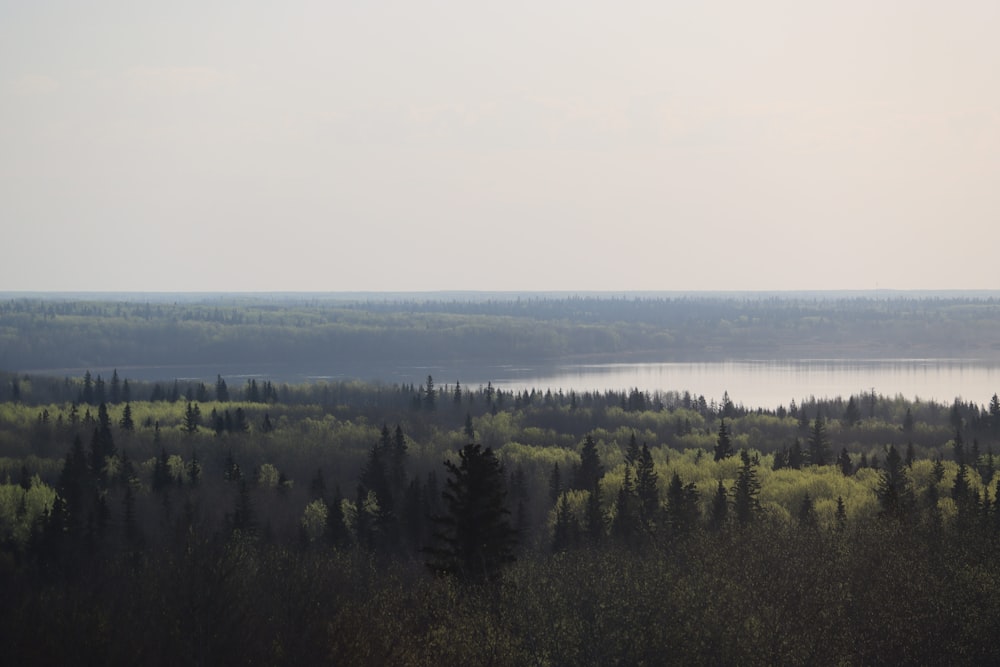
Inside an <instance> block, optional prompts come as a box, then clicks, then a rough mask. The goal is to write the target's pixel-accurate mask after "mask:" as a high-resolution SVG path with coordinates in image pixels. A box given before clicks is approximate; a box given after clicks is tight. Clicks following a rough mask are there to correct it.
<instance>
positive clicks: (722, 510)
mask: <svg viewBox="0 0 1000 667" xmlns="http://www.w3.org/2000/svg"><path fill="white" fill-rule="evenodd" d="M728 521H729V494H728V493H727V492H726V487H725V485H724V484H723V483H722V480H721V479H720V480H719V484H718V486H717V487H716V489H715V495H714V496H712V507H711V513H710V515H709V519H708V524H709V527H710V528H712V530H720V529H722V528H724V527H725V525H726V523H727V522H728Z"/></svg>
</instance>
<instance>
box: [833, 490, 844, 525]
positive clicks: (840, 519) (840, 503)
mask: <svg viewBox="0 0 1000 667" xmlns="http://www.w3.org/2000/svg"><path fill="white" fill-rule="evenodd" d="M833 516H834V519H836V521H837V528H838V529H839V530H843V529H844V527H845V526H846V524H847V506H846V505H844V499H843V497H841V496H837V511H836V512H835V513H834V515H833Z"/></svg>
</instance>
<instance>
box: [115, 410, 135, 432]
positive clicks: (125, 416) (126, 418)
mask: <svg viewBox="0 0 1000 667" xmlns="http://www.w3.org/2000/svg"><path fill="white" fill-rule="evenodd" d="M118 425H119V426H120V427H121V428H122V430H123V431H129V432H131V431H134V430H135V421H134V420H133V419H132V405H131V404H130V403H126V404H125V409H124V410H122V418H121V421H119V422H118Z"/></svg>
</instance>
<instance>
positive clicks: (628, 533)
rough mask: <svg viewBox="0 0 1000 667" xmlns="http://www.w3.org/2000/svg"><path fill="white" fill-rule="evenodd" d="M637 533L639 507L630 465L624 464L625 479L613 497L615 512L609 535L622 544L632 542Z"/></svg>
mask: <svg viewBox="0 0 1000 667" xmlns="http://www.w3.org/2000/svg"><path fill="white" fill-rule="evenodd" d="M638 534H639V508H638V499H637V498H636V495H635V484H634V483H633V481H632V467H631V466H629V465H626V466H625V479H624V480H623V481H622V485H621V488H619V489H618V496H617V498H616V499H615V513H614V518H613V519H612V521H611V535H612V536H613V537H614V538H616V539H617V540H618V541H620V542H621V543H622V544H629V545H631V544H634V543H635V541H636V538H637V537H638Z"/></svg>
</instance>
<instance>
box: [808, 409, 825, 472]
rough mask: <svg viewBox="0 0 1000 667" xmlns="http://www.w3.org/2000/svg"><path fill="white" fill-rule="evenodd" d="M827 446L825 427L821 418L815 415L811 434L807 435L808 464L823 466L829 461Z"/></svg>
mask: <svg viewBox="0 0 1000 667" xmlns="http://www.w3.org/2000/svg"><path fill="white" fill-rule="evenodd" d="M828 451H829V446H828V443H827V439H826V425H825V424H824V421H823V416H822V415H820V414H819V413H817V414H816V419H815V420H814V421H813V427H812V432H811V433H810V435H809V464H810V465H814V466H825V465H826V464H827V462H828V459H829V453H828Z"/></svg>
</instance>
